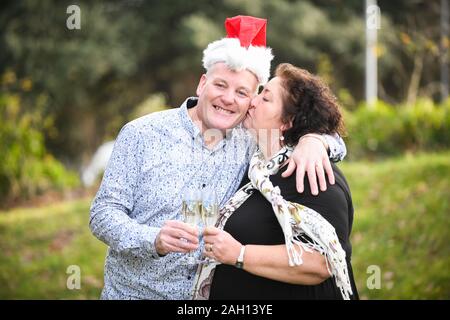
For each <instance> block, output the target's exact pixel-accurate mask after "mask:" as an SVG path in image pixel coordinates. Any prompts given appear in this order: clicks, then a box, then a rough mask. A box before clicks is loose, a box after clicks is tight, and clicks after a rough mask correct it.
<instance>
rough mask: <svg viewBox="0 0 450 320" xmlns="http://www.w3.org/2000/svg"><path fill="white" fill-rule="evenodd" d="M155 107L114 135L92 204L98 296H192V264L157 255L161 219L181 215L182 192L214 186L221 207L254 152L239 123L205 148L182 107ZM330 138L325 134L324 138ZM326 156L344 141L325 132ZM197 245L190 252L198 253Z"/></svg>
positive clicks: (190, 102) (334, 154)
mask: <svg viewBox="0 0 450 320" xmlns="http://www.w3.org/2000/svg"><path fill="white" fill-rule="evenodd" d="M196 103H197V100H196V98H189V99H187V100H186V101H185V102H184V103H183V104H182V106H181V107H180V108H177V109H171V110H167V111H162V112H157V113H152V114H149V115H147V116H144V117H142V118H139V119H136V120H134V121H131V122H130V123H128V124H126V125H125V126H124V127H123V128H122V130H121V131H120V133H119V136H118V138H117V140H116V142H115V145H114V150H113V152H112V155H111V158H110V160H109V163H108V166H107V168H106V170H105V173H104V176H103V180H102V183H101V186H100V189H99V191H98V192H97V195H96V197H95V199H94V201H93V203H92V206H91V217H90V228H91V230H92V233H93V234H94V235H95V236H96V237H97V238H99V239H100V240H101V241H103V242H105V243H106V244H107V245H108V246H109V248H108V253H107V257H106V262H105V278H104V280H105V286H104V289H103V291H102V298H103V299H177V300H181V299H190V298H191V288H192V285H193V281H194V276H195V272H196V266H187V265H184V264H182V263H181V261H180V258H181V257H182V256H183V255H184V254H181V253H169V254H167V255H166V256H164V257H159V256H158V254H157V253H156V250H155V246H154V242H155V238H156V236H157V234H158V233H159V231H160V228H161V227H162V226H163V224H164V222H165V221H166V220H182V215H181V202H182V199H181V197H182V196H181V195H182V194H183V193H184V191H185V190H187V189H194V188H195V189H201V188H203V187H209V188H213V189H214V190H215V191H216V192H217V194H218V197H219V201H220V203H221V205H223V204H224V203H225V202H226V201H227V200H228V199H229V198H230V197H231V196H232V195H233V194H234V193H235V191H236V190H237V188H238V186H239V184H240V182H241V179H242V176H243V174H244V173H245V171H246V167H247V164H248V162H249V159H250V156H251V155H252V154H253V152H254V150H255V144H254V141H253V139H251V137H250V136H249V135H248V134H247V133H246V132H245V130H242V129H241V128H236V129H234V130H231V131H230V132H229V133H228V134H227V136H226V138H225V139H223V140H221V141H220V142H219V143H218V144H217V145H215V146H214V148H212V149H208V148H207V147H206V145H205V143H204V141H203V137H202V135H201V132H200V130H199V129H198V127H197V126H196V125H195V124H194V123H193V122H192V120H191V118H190V116H189V115H188V112H187V109H188V108H189V107H193V106H195V105H196ZM326 138H327V137H326ZM327 142H328V143H329V146H330V151H331V154H330V157H331V158H332V159H333V158H334V159H342V158H343V157H344V156H345V152H346V150H345V144H344V143H343V141H342V139H340V138H337V139H335V138H333V137H328V138H327ZM201 251H202V245H200V248H199V249H198V250H197V251H196V252H195V255H196V256H197V257H199V256H200V254H201Z"/></svg>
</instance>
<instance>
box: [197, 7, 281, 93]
mask: <svg viewBox="0 0 450 320" xmlns="http://www.w3.org/2000/svg"><path fill="white" fill-rule="evenodd" d="M266 25H267V20H266V19H260V18H255V17H250V16H236V17H233V18H227V19H226V20H225V29H226V31H227V37H226V38H223V39H221V40H217V41H214V42H212V43H210V44H209V45H208V47H207V48H206V49H205V50H204V51H203V67H204V68H205V69H206V70H209V69H210V68H211V67H212V66H213V65H214V64H215V63H218V62H224V63H225V64H226V65H227V66H228V67H229V68H230V69H231V70H236V71H241V70H245V69H247V70H249V71H251V72H253V73H254V74H255V75H256V77H257V78H258V81H259V83H260V84H262V85H263V84H266V83H267V81H268V80H269V76H270V61H271V60H272V59H273V55H272V49H270V48H269V47H266Z"/></svg>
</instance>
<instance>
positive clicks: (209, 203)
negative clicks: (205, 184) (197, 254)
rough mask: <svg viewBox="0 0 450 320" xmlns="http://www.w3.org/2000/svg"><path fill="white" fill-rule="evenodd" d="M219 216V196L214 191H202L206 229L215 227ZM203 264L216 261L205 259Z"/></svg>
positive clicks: (203, 218)
mask: <svg viewBox="0 0 450 320" xmlns="http://www.w3.org/2000/svg"><path fill="white" fill-rule="evenodd" d="M218 216H219V204H218V201H217V194H216V192H215V191H214V190H213V189H208V188H207V189H203V190H202V220H203V223H204V225H205V227H214V226H215V224H216V221H217V218H218ZM202 262H203V263H210V262H215V260H214V259H209V258H205V259H204V260H203V261H202Z"/></svg>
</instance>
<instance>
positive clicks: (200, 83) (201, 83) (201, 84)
mask: <svg viewBox="0 0 450 320" xmlns="http://www.w3.org/2000/svg"><path fill="white" fill-rule="evenodd" d="M206 80H207V79H206V74H202V76H201V77H200V80H199V81H198V85H197V91H196V94H197V97H199V96H200V94H201V93H202V91H203V89H204V88H205V85H206Z"/></svg>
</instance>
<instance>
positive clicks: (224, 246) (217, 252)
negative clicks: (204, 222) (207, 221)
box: [203, 227, 242, 265]
mask: <svg viewBox="0 0 450 320" xmlns="http://www.w3.org/2000/svg"><path fill="white" fill-rule="evenodd" d="M203 239H204V241H205V251H204V253H205V255H206V256H207V257H209V258H212V259H216V260H217V261H219V262H221V263H224V264H231V265H234V264H235V263H236V260H237V258H238V256H239V253H240V251H241V246H242V244H241V243H240V242H239V241H237V240H236V239H234V238H233V237H232V236H231V235H230V234H229V233H228V232H226V231H223V230H220V229H217V228H215V227H206V228H205V230H204V231H203Z"/></svg>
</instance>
